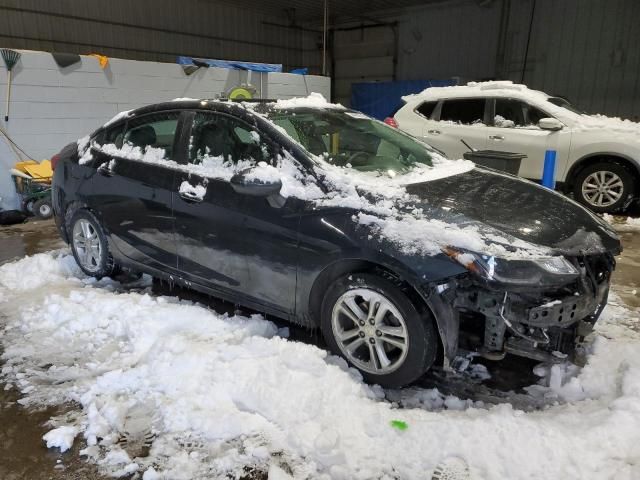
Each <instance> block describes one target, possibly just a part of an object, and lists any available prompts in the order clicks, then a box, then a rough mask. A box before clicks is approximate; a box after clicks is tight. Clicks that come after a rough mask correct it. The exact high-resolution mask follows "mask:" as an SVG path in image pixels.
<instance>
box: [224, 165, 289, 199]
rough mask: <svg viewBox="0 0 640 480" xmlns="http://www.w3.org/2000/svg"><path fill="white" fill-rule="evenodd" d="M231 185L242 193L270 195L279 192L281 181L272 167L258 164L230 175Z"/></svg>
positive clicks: (260, 195) (256, 195)
mask: <svg viewBox="0 0 640 480" xmlns="http://www.w3.org/2000/svg"><path fill="white" fill-rule="evenodd" d="M260 163H262V162H260ZM231 187H232V188H233V190H234V191H235V192H237V193H240V194H242V195H249V196H252V197H271V196H273V195H277V194H279V193H280V189H281V188H282V182H281V181H280V178H279V175H278V171H277V170H276V169H275V168H274V167H271V166H270V165H267V164H264V165H260V164H259V165H257V166H255V167H251V168H248V169H246V170H243V171H241V172H238V173H236V174H235V175H234V176H233V177H231Z"/></svg>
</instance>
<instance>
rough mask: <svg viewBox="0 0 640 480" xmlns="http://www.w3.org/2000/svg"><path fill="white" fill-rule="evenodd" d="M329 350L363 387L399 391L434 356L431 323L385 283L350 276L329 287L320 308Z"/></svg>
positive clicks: (396, 288)
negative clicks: (373, 385) (354, 373)
mask: <svg viewBox="0 0 640 480" xmlns="http://www.w3.org/2000/svg"><path fill="white" fill-rule="evenodd" d="M321 326H322V333H323V336H324V338H325V340H326V341H327V344H328V345H329V348H330V349H331V350H332V351H333V352H334V353H336V354H338V355H340V356H342V357H344V358H345V359H346V360H347V362H348V363H349V364H350V365H351V366H353V367H355V368H357V369H358V370H359V371H360V372H361V373H362V375H363V377H364V379H365V380H366V381H367V382H368V383H377V384H379V385H382V386H383V387H401V386H404V385H407V384H409V383H411V382H413V381H414V380H416V379H417V378H419V377H420V376H421V375H423V374H424V373H425V372H426V371H427V370H428V369H429V367H431V365H432V364H433V362H434V361H435V358H436V353H437V336H436V331H435V328H434V324H433V320H432V318H431V316H430V315H429V314H428V313H425V312H420V311H419V310H418V309H417V308H416V306H415V305H414V303H413V302H412V301H411V300H410V299H409V297H408V296H407V295H406V293H405V292H404V291H403V290H402V289H401V288H400V287H399V286H397V285H395V284H394V283H393V282H391V281H390V280H387V279H385V278H382V277H380V276H377V275H372V274H367V273H357V274H356V273H354V274H351V275H347V276H344V277H342V278H340V279H338V280H337V281H335V282H334V283H333V284H332V285H331V286H330V287H329V289H328V291H327V293H326V295H325V298H324V301H323V303H322V318H321Z"/></svg>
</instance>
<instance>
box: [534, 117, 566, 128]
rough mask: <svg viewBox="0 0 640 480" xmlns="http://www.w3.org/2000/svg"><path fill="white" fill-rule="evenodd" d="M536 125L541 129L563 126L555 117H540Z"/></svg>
mask: <svg viewBox="0 0 640 480" xmlns="http://www.w3.org/2000/svg"><path fill="white" fill-rule="evenodd" d="M538 127H539V128H541V129H542V130H552V131H555V130H562V128H563V127H564V125H563V124H562V122H560V120H557V119H555V118H541V119H540V121H539V122H538Z"/></svg>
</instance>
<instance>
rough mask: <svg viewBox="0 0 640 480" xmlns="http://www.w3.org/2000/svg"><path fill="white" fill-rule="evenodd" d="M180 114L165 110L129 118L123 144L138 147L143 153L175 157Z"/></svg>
mask: <svg viewBox="0 0 640 480" xmlns="http://www.w3.org/2000/svg"><path fill="white" fill-rule="evenodd" d="M179 116H180V112H163V113H157V114H153V115H145V116H143V117H140V118H134V119H132V120H129V122H128V123H127V130H126V132H125V134H124V138H123V144H126V145H129V146H132V147H138V148H139V149H140V151H141V152H142V153H145V152H147V153H150V152H153V153H155V154H156V155H157V158H159V159H163V158H164V159H170V158H173V149H174V143H175V135H176V130H177V128H178V118H179ZM151 149H155V152H154V151H153V150H151Z"/></svg>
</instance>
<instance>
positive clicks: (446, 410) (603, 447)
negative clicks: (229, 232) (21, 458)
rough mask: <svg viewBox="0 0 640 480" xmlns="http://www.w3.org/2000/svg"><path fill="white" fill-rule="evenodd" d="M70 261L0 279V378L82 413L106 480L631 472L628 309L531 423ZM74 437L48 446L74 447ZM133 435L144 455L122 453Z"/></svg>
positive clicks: (638, 355) (604, 324)
mask: <svg viewBox="0 0 640 480" xmlns="http://www.w3.org/2000/svg"><path fill="white" fill-rule="evenodd" d="M72 262H73V260H72V259H71V258H70V257H69V256H67V255H59V254H41V255H36V256H33V257H29V258H25V259H23V260H21V261H18V262H15V263H11V264H6V265H3V266H1V267H0V292H1V293H2V295H4V302H3V303H2V304H1V305H0V309H1V310H2V313H3V314H4V315H5V317H0V318H5V320H3V322H6V324H5V325H4V330H3V332H2V334H1V336H0V341H1V342H2V347H3V351H4V353H3V355H2V359H3V361H4V362H5V363H4V366H3V367H2V378H3V379H4V380H5V381H6V382H8V383H9V384H10V385H13V386H14V387H15V388H18V389H19V390H20V391H21V392H22V394H23V398H22V400H21V403H22V404H24V405H26V406H30V405H33V406H44V405H50V404H58V403H62V402H67V401H74V402H77V403H78V404H79V408H81V410H82V415H81V416H80V417H79V420H78V422H77V424H72V425H65V426H68V427H71V428H74V427H75V428H78V429H79V432H80V435H81V436H82V437H83V439H84V442H86V443H87V445H88V446H87V448H86V449H85V450H84V454H85V455H87V456H88V457H90V458H92V459H93V461H95V462H97V463H98V464H99V466H100V468H102V469H103V470H104V471H105V472H106V473H110V474H113V475H126V474H130V473H133V472H139V473H140V474H144V476H143V478H145V479H172V480H173V479H191V478H229V477H230V478H238V477H241V476H242V475H246V472H247V469H254V470H255V471H258V472H274V475H276V474H277V475H280V477H279V478H296V479H326V480H328V479H367V480H369V479H383V478H388V479H390V478H402V479H414V478H415V479H419V478H430V476H431V474H432V472H433V471H434V469H435V468H436V466H437V465H438V464H439V463H440V462H442V461H443V460H444V459H446V458H449V457H452V456H454V457H459V458H462V459H464V460H465V461H466V462H467V463H468V464H469V467H470V471H471V474H472V478H476V479H483V480H503V479H505V478H509V479H512V480H518V479H549V478H562V479H567V480H569V479H581V480H592V479H593V480H596V479H597V480H600V479H602V478H616V479H628V480H632V479H635V478H639V477H640V447H639V446H638V445H639V443H638V441H637V440H638V431H640V415H638V411H640V334H638V333H636V331H635V329H638V326H639V322H640V318H639V315H638V312H632V311H629V310H627V309H625V308H623V307H621V306H615V305H613V306H609V307H607V309H606V310H605V312H604V314H603V319H602V321H601V322H599V324H598V325H597V333H596V335H595V338H594V341H593V347H592V350H593V352H592V354H591V356H590V357H589V363H588V365H587V366H586V367H585V368H584V369H583V370H582V371H579V372H571V376H570V377H567V378H562V375H556V379H555V380H554V384H553V386H552V387H549V386H546V387H545V386H540V389H539V391H538V392H536V394H540V395H545V396H547V397H548V398H550V399H552V400H553V399H554V398H555V399H557V400H558V401H560V400H562V399H563V398H568V399H571V402H572V403H569V404H562V403H560V404H557V405H552V406H549V407H548V408H547V409H545V410H542V411H537V412H533V413H525V412H523V411H520V410H516V409H514V408H513V407H511V406H510V405H508V404H503V405H498V406H494V407H491V408H485V407H483V406H482V405H481V404H477V403H473V402H468V401H466V400H462V399H458V398H455V397H442V396H439V395H438V393H437V392H435V391H431V390H427V391H423V392H417V391H415V390H414V391H413V393H414V395H413V396H411V395H408V396H407V395H404V396H403V395H402V392H400V394H398V393H397V392H384V391H383V390H381V389H380V388H378V387H372V386H367V385H365V384H363V383H362V381H361V379H360V376H359V374H358V373H357V372H355V371H353V370H350V369H347V368H346V366H345V363H344V362H343V361H342V360H340V359H337V358H335V357H332V356H328V355H327V353H326V352H325V351H323V350H320V349H318V348H316V347H314V346H311V345H306V344H302V343H297V342H291V341H287V340H285V339H283V338H280V337H278V336H277V334H276V333H277V329H276V327H275V326H274V325H273V324H272V323H270V322H268V321H265V320H263V319H262V318H261V317H259V316H253V317H251V318H247V317H227V316H223V315H218V314H215V313H214V312H212V311H209V310H207V309H205V308H203V307H200V306H197V305H193V304H191V303H188V302H183V301H179V300H177V299H175V298H167V297H159V298H154V297H152V296H150V295H148V294H147V293H144V292H139V293H136V292H124V291H122V290H121V288H120V287H118V285H117V284H116V283H114V282H113V281H110V280H108V279H105V280H103V281H101V282H95V280H91V279H87V278H85V277H83V276H82V275H81V274H80V273H79V272H78V270H77V269H70V268H69V266H70V265H71V263H72ZM43 282H45V283H46V284H47V285H49V286H51V287H50V288H49V287H48V288H46V289H43V288H40V286H42V285H43ZM560 373H562V372H560ZM558 379H559V381H558ZM409 393H411V392H409ZM387 395H388V398H387ZM398 395H400V396H398ZM411 399H412V400H411ZM399 405H403V406H404V408H399ZM392 421H399V422H404V424H406V425H408V428H407V429H405V430H398V429H396V428H393V427H392V426H391V422H392ZM396 423H397V422H396ZM66 432H67V434H68V435H61V434H62V433H63V432H61V431H58V432H57V433H56V434H51V436H50V439H51V440H52V441H53V442H54V443H55V444H58V445H59V446H63V445H66V444H68V443H69V442H70V441H71V440H69V439H70V437H71V433H73V432H72V431H69V430H67V431H66ZM132 435H139V436H140V437H144V438H146V439H148V441H149V442H150V443H151V446H150V449H149V452H148V455H146V454H144V455H136V454H135V450H134V449H133V448H132V447H131V445H127V442H123V438H127V439H131V436H132ZM63 439H67V440H69V442H67V443H64V442H63Z"/></svg>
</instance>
